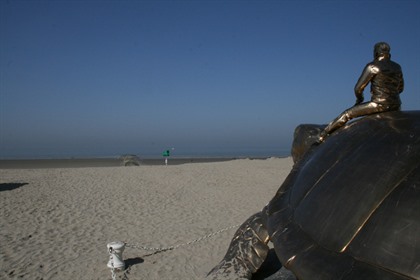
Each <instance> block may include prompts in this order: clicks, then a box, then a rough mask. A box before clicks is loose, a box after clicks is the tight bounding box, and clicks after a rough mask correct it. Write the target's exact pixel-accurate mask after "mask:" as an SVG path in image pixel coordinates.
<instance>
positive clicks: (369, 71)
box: [354, 64, 379, 105]
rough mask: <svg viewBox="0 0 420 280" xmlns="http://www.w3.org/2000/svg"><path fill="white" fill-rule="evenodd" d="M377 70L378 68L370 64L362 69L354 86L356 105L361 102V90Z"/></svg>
mask: <svg viewBox="0 0 420 280" xmlns="http://www.w3.org/2000/svg"><path fill="white" fill-rule="evenodd" d="M378 72H379V69H378V68H377V67H376V66H374V65H372V64H368V65H366V67H365V69H363V72H362V75H361V76H360V78H359V80H358V81H357V83H356V85H355V87H354V94H355V95H356V105H357V104H359V103H362V102H363V91H364V89H365V87H366V86H367V85H368V84H369V82H370V80H372V78H373V77H374V76H375V75H376V74H377V73H378Z"/></svg>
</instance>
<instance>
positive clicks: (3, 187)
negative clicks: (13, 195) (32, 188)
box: [0, 183, 28, 192]
mask: <svg viewBox="0 0 420 280" xmlns="http://www.w3.org/2000/svg"><path fill="white" fill-rule="evenodd" d="M27 184H28V183H1V184H0V192H3V191H12V190H14V189H17V188H20V187H23V186H25V185H27Z"/></svg>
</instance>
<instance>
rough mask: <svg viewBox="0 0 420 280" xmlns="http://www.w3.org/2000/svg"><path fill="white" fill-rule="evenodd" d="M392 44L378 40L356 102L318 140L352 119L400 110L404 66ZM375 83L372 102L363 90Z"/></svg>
mask: <svg viewBox="0 0 420 280" xmlns="http://www.w3.org/2000/svg"><path fill="white" fill-rule="evenodd" d="M390 50H391V48H390V46H389V45H388V44H387V43H385V42H380V43H377V44H375V47H374V50H373V55H374V60H373V61H372V62H370V63H368V64H367V65H366V67H365V69H364V70H363V73H362V75H361V76H360V78H359V80H358V81H357V83H356V86H355V87H354V93H355V95H356V104H355V105H354V106H353V107H351V108H349V109H347V110H345V111H344V112H343V113H341V115H339V116H338V117H337V118H336V119H335V120H333V121H332V122H331V123H330V124H329V125H328V126H327V127H326V128H325V129H324V131H322V132H321V134H320V137H319V140H318V142H319V143H321V142H323V141H324V140H325V138H326V137H327V136H328V135H329V134H331V133H332V132H333V131H335V130H336V129H338V128H340V127H342V126H344V125H345V124H346V123H347V122H348V121H349V120H351V119H353V118H356V117H360V116H364V115H370V114H374V113H380V112H387V111H397V110H400V108H401V100H400V96H399V95H400V93H401V92H402V91H403V90H404V79H403V73H402V70H401V66H400V65H399V64H398V63H396V62H394V61H392V60H391V54H390ZM369 82H370V83H371V88H370V93H371V100H370V102H365V103H362V102H363V90H364V89H365V87H366V86H367V85H368V84H369Z"/></svg>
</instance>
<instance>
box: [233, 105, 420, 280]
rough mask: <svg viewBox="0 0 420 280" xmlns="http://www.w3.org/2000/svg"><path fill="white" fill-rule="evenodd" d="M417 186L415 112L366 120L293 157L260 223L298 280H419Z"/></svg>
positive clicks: (419, 118)
mask: <svg viewBox="0 0 420 280" xmlns="http://www.w3.org/2000/svg"><path fill="white" fill-rule="evenodd" d="M294 144H296V143H294ZM419 188H420V111H413V112H398V111H397V112H388V113H381V114H376V115H370V116H366V117H364V118H361V119H359V120H356V121H354V122H352V123H349V124H348V125H347V126H346V127H344V128H343V129H340V130H339V131H336V133H334V134H332V135H331V136H329V137H328V138H327V139H326V141H325V142H324V143H323V144H320V145H319V146H316V147H314V148H312V149H309V151H308V152H307V153H306V154H305V155H303V156H302V157H299V161H298V162H297V163H296V164H295V166H294V167H293V169H292V171H291V173H290V174H289V176H288V177H287V178H286V180H285V181H284V183H283V185H282V186H281V187H280V189H279V190H278V192H277V193H276V195H275V196H274V198H273V199H272V200H271V201H270V203H269V204H268V206H267V208H266V209H265V210H263V213H266V215H267V218H266V223H265V224H264V225H266V226H267V229H268V233H269V238H270V241H272V242H273V244H274V248H275V250H276V254H277V256H278V258H279V260H280V261H281V263H282V264H283V265H284V266H285V267H287V268H288V269H290V270H292V271H293V273H294V274H295V275H296V277H297V278H298V279H300V280H307V279H334V280H336V279H342V280H353V279H354V280H356V279H358V280H359V279H378V280H379V279H381V280H383V279H396V280H397V279H398V280H402V279H420V239H419V237H420V203H419V202H420V190H419ZM263 220H265V219H263ZM237 243H238V242H237ZM232 245H233V244H231V246H232ZM231 257H232V256H231Z"/></svg>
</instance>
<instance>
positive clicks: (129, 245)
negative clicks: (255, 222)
mask: <svg viewBox="0 0 420 280" xmlns="http://www.w3.org/2000/svg"><path fill="white" fill-rule="evenodd" d="M240 225H241V224H238V225H234V226H230V227H226V228H223V229H221V230H218V231H215V232H213V233H210V234H207V235H205V236H202V237H200V238H197V239H194V240H192V241H189V242H186V243H182V244H178V245H173V246H167V247H147V246H143V245H140V244H138V243H136V244H132V243H127V242H125V246H126V247H128V248H134V249H141V250H145V251H153V252H155V253H156V252H163V251H169V250H175V249H178V248H180V247H185V246H188V245H191V244H194V243H197V242H200V241H203V240H205V239H207V238H210V237H212V236H215V235H217V234H220V233H222V232H224V231H227V230H229V229H232V228H235V227H239V226H240Z"/></svg>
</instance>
